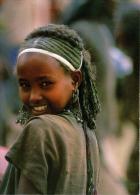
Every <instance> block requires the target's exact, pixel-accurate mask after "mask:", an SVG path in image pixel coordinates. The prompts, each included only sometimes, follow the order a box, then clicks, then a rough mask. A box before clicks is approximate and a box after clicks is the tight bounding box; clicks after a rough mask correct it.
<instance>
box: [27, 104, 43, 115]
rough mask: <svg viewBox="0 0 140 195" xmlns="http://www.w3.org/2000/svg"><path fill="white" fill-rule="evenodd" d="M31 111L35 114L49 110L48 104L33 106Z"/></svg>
mask: <svg viewBox="0 0 140 195" xmlns="http://www.w3.org/2000/svg"><path fill="white" fill-rule="evenodd" d="M31 111H32V113H33V114H34V115H39V114H44V113H46V111H47V105H43V106H33V107H32V108H31Z"/></svg>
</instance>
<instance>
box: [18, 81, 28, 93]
mask: <svg viewBox="0 0 140 195" xmlns="http://www.w3.org/2000/svg"><path fill="white" fill-rule="evenodd" d="M19 86H20V87H21V88H22V89H23V90H24V91H27V90H29V89H30V84H28V83H19Z"/></svg>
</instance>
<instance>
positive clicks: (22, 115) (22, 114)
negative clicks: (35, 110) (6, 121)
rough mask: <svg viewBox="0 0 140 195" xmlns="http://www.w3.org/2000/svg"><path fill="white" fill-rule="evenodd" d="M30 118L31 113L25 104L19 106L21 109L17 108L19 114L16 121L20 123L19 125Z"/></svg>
mask: <svg viewBox="0 0 140 195" xmlns="http://www.w3.org/2000/svg"><path fill="white" fill-rule="evenodd" d="M30 118H31V113H30V112H29V110H28V109H27V107H26V106H25V105H23V106H22V107H21V109H20V110H19V114H18V117H17V121H16V123H20V124H21V125H24V124H26V123H27V121H28V120H29V119H30Z"/></svg>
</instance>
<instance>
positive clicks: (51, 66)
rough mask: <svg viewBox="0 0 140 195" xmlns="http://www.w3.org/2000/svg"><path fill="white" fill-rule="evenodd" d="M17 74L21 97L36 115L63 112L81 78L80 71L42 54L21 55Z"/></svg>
mask: <svg viewBox="0 0 140 195" xmlns="http://www.w3.org/2000/svg"><path fill="white" fill-rule="evenodd" d="M17 77H18V82H19V95H20V98H21V100H22V102H23V103H24V104H25V105H27V106H28V107H29V108H30V111H31V113H32V114H33V115H40V114H57V113H59V112H61V111H62V110H63V109H64V108H65V107H66V105H67V104H68V103H69V102H70V99H71V97H72V93H73V92H74V91H75V89H76V87H78V86H79V85H80V82H81V79H82V76H81V72H80V71H75V72H72V71H66V70H64V68H63V67H62V66H61V65H60V63H59V62H58V61H57V60H55V59H54V58H52V57H49V56H47V55H44V54H40V53H28V54H27V53H25V54H22V55H21V56H20V57H19V59H18V61H17ZM77 83H78V86H77Z"/></svg>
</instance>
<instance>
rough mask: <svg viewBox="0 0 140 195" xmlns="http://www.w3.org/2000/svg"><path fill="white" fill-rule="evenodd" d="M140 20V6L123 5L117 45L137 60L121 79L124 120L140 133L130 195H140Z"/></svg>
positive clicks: (130, 175)
mask: <svg viewBox="0 0 140 195" xmlns="http://www.w3.org/2000/svg"><path fill="white" fill-rule="evenodd" d="M139 21H140V4H138V3H128V4H124V5H122V7H120V9H118V11H117V13H116V42H117V44H118V46H119V47H120V48H122V49H123V50H124V51H125V52H126V53H127V54H128V55H129V56H130V57H131V59H132V61H133V72H132V74H131V75H129V76H127V77H125V78H124V79H122V80H120V86H121V92H122V93H120V94H119V101H120V104H121V119H122V120H123V121H126V122H127V123H128V122H131V123H132V124H133V125H134V127H135V128H134V129H135V133H136V137H137V139H136V142H135V147H134V149H133V153H132V155H131V160H130V161H129V167H128V171H127V175H128V181H127V183H126V184H127V187H128V189H129V192H130V194H132V195H133V194H138V192H139V163H138V162H139V106H138V104H139V43H140V42H139V41H140V39H139V33H140V29H139V27H140V26H139Z"/></svg>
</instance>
